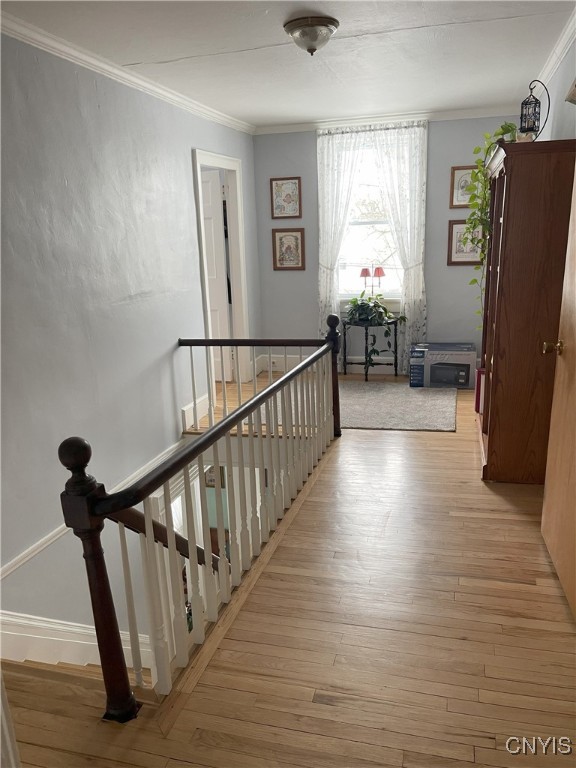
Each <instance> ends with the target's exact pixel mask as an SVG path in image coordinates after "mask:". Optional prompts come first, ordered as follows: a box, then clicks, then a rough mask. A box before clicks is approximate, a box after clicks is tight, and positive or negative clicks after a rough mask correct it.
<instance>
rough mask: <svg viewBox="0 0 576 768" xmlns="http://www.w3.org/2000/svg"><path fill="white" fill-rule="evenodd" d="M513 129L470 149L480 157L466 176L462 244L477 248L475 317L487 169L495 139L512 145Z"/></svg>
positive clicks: (484, 249)
mask: <svg viewBox="0 0 576 768" xmlns="http://www.w3.org/2000/svg"><path fill="white" fill-rule="evenodd" d="M516 131H517V127H516V125H515V124H514V123H503V124H502V125H501V126H500V128H497V129H496V130H495V131H494V133H485V134H484V146H477V147H474V150H473V152H474V154H475V155H480V157H478V158H477V160H476V168H475V169H474V170H473V171H472V173H471V174H470V179H471V181H470V184H469V185H468V187H466V191H467V192H468V193H469V194H470V197H469V199H468V205H469V208H470V209H471V210H470V214H469V216H468V218H467V219H466V229H465V230H464V242H465V243H471V244H472V245H475V246H476V247H477V248H478V251H479V257H480V264H478V265H477V266H475V267H474V269H475V270H477V271H478V272H480V274H479V275H478V277H474V278H472V280H470V283H469V284H470V285H477V286H478V288H479V291H480V293H479V295H478V300H479V302H480V309H478V310H476V314H477V315H482V314H483V313H484V282H485V277H486V256H487V255H488V244H489V242H490V235H491V234H492V232H491V227H490V176H489V175H488V170H487V167H486V166H487V165H488V162H489V160H490V158H491V157H492V155H493V154H494V151H495V149H496V143H497V141H498V140H499V139H504V140H505V141H506V140H508V141H515V139H516Z"/></svg>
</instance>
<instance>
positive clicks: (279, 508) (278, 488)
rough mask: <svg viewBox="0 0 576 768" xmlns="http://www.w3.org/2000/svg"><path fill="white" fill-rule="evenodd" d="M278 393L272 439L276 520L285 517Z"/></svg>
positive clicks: (274, 404) (274, 402) (274, 401)
mask: <svg viewBox="0 0 576 768" xmlns="http://www.w3.org/2000/svg"><path fill="white" fill-rule="evenodd" d="M279 397H280V394H279V393H276V394H275V395H274V397H273V398H272V426H273V428H274V433H273V437H272V462H273V466H274V510H275V511H274V515H275V518H276V520H281V519H282V518H283V517H284V476H283V474H282V463H281V460H280V424H279V420H278V410H279V409H278V398H279Z"/></svg>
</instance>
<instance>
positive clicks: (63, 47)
mask: <svg viewBox="0 0 576 768" xmlns="http://www.w3.org/2000/svg"><path fill="white" fill-rule="evenodd" d="M2 33H3V34H5V35H8V37H13V38H14V39H15V40H20V41H21V42H23V43H27V44H28V45H32V46H34V47H35V48H40V49H41V50H43V51H46V52H47V53H51V54H52V55H54V56H58V57H59V58H61V59H66V60H67V61H70V62H72V63H73V64H77V65H79V66H81V67H85V68H86V69H90V70H92V71H93V72H97V73H98V74H100V75H104V77H109V78H110V79H112V80H116V81H117V82H118V83H122V85H127V86H128V87H129V88H135V89H136V90H138V91H142V92H143V93H147V94H148V95H149V96H154V97H155V98H157V99H162V101H166V102H168V103H169V104H172V105H173V106H175V107H179V108H180V109H184V110H185V111H186V112H191V113H192V114H193V115H196V116H197V117H202V118H204V119H205V120H210V121H211V122H213V123H219V124H220V125H225V126H226V127H227V128H232V129H233V130H235V131H242V132H243V133H250V134H252V133H254V131H255V126H253V125H251V124H250V123H246V122H244V121H243V120H237V119H236V118H234V117H231V116H230V115H225V114H224V113H223V112H218V110H216V109H211V108H210V107H207V106H205V105H204V104H200V102H198V101H194V100H193V99H189V98H187V97H186V96H182V95H181V94H179V93H177V92H176V91H172V90H170V89H169V88H164V87H163V86H161V85H156V84H155V83H153V82H152V81H151V80H148V79H147V78H145V77H142V76H141V75H135V74H132V73H131V72H126V71H125V70H124V69H123V68H122V67H121V66H119V65H117V64H113V63H112V62H110V61H107V60H106V59H102V58H100V57H99V56H95V55H94V54H92V53H89V52H88V51H86V50H84V49H83V48H79V47H77V46H73V45H70V43H68V42H66V41H65V40H63V39H62V38H60V37H56V36H55V35H51V34H49V33H48V32H45V31H44V30H42V29H39V28H38V27H35V26H33V25H32V24H27V23H26V22H24V21H21V20H20V19H17V18H16V17H14V16H11V15H10V14H8V13H3V14H2Z"/></svg>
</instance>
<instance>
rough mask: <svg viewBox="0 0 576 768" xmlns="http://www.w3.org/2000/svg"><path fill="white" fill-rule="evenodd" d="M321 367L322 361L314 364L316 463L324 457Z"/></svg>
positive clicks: (313, 390)
mask: <svg viewBox="0 0 576 768" xmlns="http://www.w3.org/2000/svg"><path fill="white" fill-rule="evenodd" d="M320 375H321V368H320V361H317V362H316V363H315V364H314V373H313V379H312V393H313V395H314V422H315V434H316V463H318V462H319V461H320V459H321V458H322V416H321V413H322V410H321V405H320V396H321V395H320V390H321V380H320Z"/></svg>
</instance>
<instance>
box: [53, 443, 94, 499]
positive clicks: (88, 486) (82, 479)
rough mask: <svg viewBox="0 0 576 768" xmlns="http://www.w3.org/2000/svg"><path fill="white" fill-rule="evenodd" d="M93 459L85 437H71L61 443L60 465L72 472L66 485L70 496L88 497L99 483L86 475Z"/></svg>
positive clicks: (59, 449) (59, 452) (59, 451)
mask: <svg viewBox="0 0 576 768" xmlns="http://www.w3.org/2000/svg"><path fill="white" fill-rule="evenodd" d="M91 457H92V448H91V446H90V443H89V442H88V441H87V440H84V438H83V437H69V438H68V439H67V440H64V442H62V443H60V447H59V448H58V458H59V459H60V463H61V464H62V465H63V466H65V467H66V469H68V470H69V471H70V472H72V477H71V478H69V480H68V481H67V483H66V486H65V488H66V493H68V494H69V495H70V496H86V495H88V494H89V493H90V492H91V491H93V490H94V489H95V488H96V486H97V485H98V483H97V482H96V480H95V479H94V478H93V477H92V475H87V474H86V467H87V466H88V462H89V461H90V459H91Z"/></svg>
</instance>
